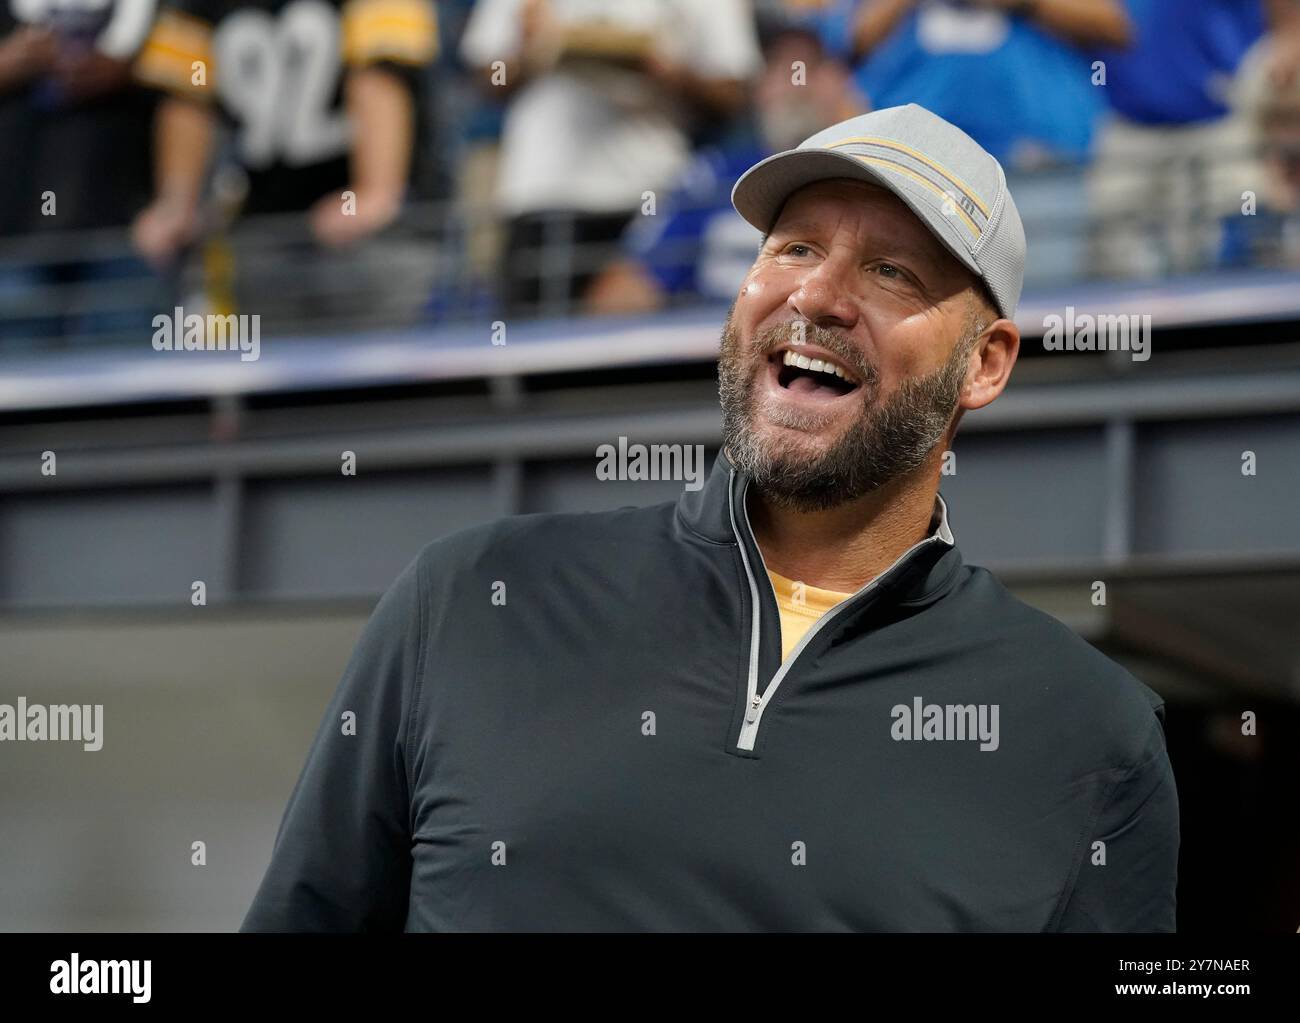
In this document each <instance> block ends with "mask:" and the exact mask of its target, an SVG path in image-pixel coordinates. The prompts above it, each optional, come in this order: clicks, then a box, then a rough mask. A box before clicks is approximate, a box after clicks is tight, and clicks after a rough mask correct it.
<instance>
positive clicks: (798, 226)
mask: <svg viewBox="0 0 1300 1023" xmlns="http://www.w3.org/2000/svg"><path fill="white" fill-rule="evenodd" d="M974 283H975V277H974V275H972V274H971V273H970V272H969V271H968V270H967V269H966V268H965V267H963V266H962V265H961V264H960V263H958V262H957V260H956V259H955V258H953V256H952V255H951V254H950V253H949V252H948V251H947V250H946V249H945V248H944V247H943V246H942V245H941V244H940V243H939V241H938V240H937V239H936V238H935V237H934V236H933V235H932V234H930V232H929V231H928V230H927V229H926V228H925V227H924V225H922V223H921V222H920V221H919V220H918V219H917V218H916V216H915V215H914V214H913V213H912V212H911V211H910V210H909V209H908V208H907V207H906V206H905V205H904V204H903V202H902V201H901V200H899V199H898V198H897V197H896V196H894V195H893V194H892V193H890V192H888V191H887V190H885V189H883V188H879V187H876V186H873V185H869V184H867V183H865V182H860V181H855V180H851V179H847V178H844V179H834V180H829V181H821V182H817V183H815V184H812V185H808V186H805V187H804V188H802V189H799V190H798V191H797V192H795V193H794V194H793V195H792V196H791V197H790V198H789V200H788V201H787V202H786V204H785V207H784V208H783V209H782V211H781V215H780V217H779V218H778V219H777V222H776V224H775V225H774V226H773V228H772V231H771V233H770V234H769V235H768V238H767V240H766V242H764V244H763V247H762V249H761V251H760V252H759V255H758V258H757V259H756V260H755V261H754V265H753V266H752V267H751V268H750V271H749V273H748V275H747V276H746V277H745V282H744V284H743V285H742V286H741V289H740V294H739V295H738V296H737V298H736V301H735V303H734V304H733V305H732V308H731V311H730V312H729V313H728V315H727V321H726V324H725V326H724V327H723V333H722V349H721V355H720V358H719V364H718V376H719V383H720V392H721V398H722V413H723V443H724V445H725V447H726V450H727V452H728V455H729V457H730V458H731V460H732V462H733V464H735V465H736V466H737V468H739V469H741V470H743V471H744V472H746V473H748V474H749V475H750V476H752V477H753V478H754V481H755V483H756V484H757V486H758V487H759V489H760V491H761V492H762V493H763V494H764V496H765V497H767V498H768V499H770V500H772V501H774V502H776V503H778V504H783V505H785V506H788V507H793V508H798V509H801V510H806V511H810V510H817V509H821V508H829V507H834V506H835V505H838V504H842V503H843V502H845V501H848V500H852V499H853V498H856V497H859V496H861V495H863V494H865V493H868V492H869V491H872V490H875V489H877V488H879V487H881V486H884V485H885V484H887V483H890V482H891V481H893V480H895V479H897V478H899V477H900V476H903V475H905V474H907V473H909V472H912V471H914V470H915V469H917V468H918V467H920V466H921V465H922V463H923V462H924V461H925V459H926V457H927V455H928V454H929V453H930V452H931V451H932V450H933V448H934V446H935V444H936V443H938V441H939V440H940V439H941V438H942V437H943V435H944V433H945V432H946V431H947V429H948V426H949V425H950V423H951V422H952V416H953V413H954V412H955V411H956V405H957V400H958V397H959V396H960V394H961V390H962V385H963V382H964V380H965V376H966V371H967V366H968V362H969V354H970V351H971V350H972V347H973V344H974V342H975V341H976V340H977V339H978V333H979V330H980V329H981V328H982V327H983V326H984V325H985V322H987V321H988V320H991V319H993V318H995V316H996V314H994V315H993V316H983V315H982V314H981V313H980V311H979V310H980V307H979V306H977V305H976V304H975V299H974V289H973V285H974ZM977 317H981V318H982V319H983V320H984V321H985V322H978V323H977V322H975V320H976V318H977ZM800 328H802V331H801V330H800ZM804 360H807V361H808V362H809V363H810V364H809V366H808V368H804V367H802V366H800V365H799V362H801V361H804ZM819 361H820V363H821V371H819ZM827 361H829V362H830V363H831V364H832V367H837V368H838V369H839V370H840V372H841V374H842V375H837V374H835V373H834V372H831V373H827V372H826V371H825V370H826V366H825V364H826V362H827ZM792 363H793V364H792Z"/></svg>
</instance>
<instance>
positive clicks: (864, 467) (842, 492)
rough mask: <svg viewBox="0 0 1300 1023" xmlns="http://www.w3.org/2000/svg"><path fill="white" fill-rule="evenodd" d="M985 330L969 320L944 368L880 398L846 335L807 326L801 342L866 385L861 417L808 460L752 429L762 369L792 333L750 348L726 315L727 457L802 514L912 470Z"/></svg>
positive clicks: (770, 336)
mask: <svg viewBox="0 0 1300 1023" xmlns="http://www.w3.org/2000/svg"><path fill="white" fill-rule="evenodd" d="M979 333H980V329H979V328H978V325H977V324H975V323H972V324H970V328H969V329H968V331H967V333H966V335H965V336H964V337H962V338H961V339H960V340H959V341H958V343H957V345H956V347H955V348H954V349H953V354H952V355H951V356H950V357H949V359H948V361H947V362H946V363H945V364H944V365H943V366H940V367H939V368H938V369H937V370H935V371H934V372H933V373H930V374H927V375H926V376H922V377H916V378H913V379H911V380H907V381H905V382H904V383H903V385H902V386H901V387H900V388H899V389H898V391H897V392H896V393H895V394H893V395H891V396H890V398H889V399H888V400H887V401H885V402H883V403H880V402H877V400H876V399H877V395H878V393H879V384H880V375H879V372H878V371H877V370H876V369H875V367H874V366H871V365H869V364H867V363H866V362H865V361H864V359H863V357H862V355H861V353H859V352H858V351H857V349H856V348H855V347H854V346H852V345H851V344H849V342H848V341H846V340H844V339H843V337H842V335H840V334H838V333H837V332H835V331H833V330H830V329H828V328H825V327H817V326H814V325H812V324H807V325H806V330H805V339H806V340H807V341H808V342H809V343H810V344H816V345H820V346H821V347H822V348H825V349H826V350H827V351H828V352H830V353H831V354H833V355H835V356H836V357H837V358H839V359H840V360H841V361H842V362H843V363H844V365H845V366H846V367H847V368H849V369H851V370H852V371H853V372H854V373H856V374H857V375H858V377H859V379H861V380H862V381H863V385H862V389H861V392H860V393H861V397H862V410H861V413H860V414H859V415H858V417H857V419H856V420H854V422H853V423H852V424H851V425H850V426H849V428H848V429H847V430H845V431H844V434H843V436H841V437H840V438H839V440H837V441H836V442H835V443H834V444H832V445H831V447H830V448H829V449H828V450H827V451H826V453H825V454H824V455H822V456H821V457H820V458H816V459H812V460H809V459H807V458H806V457H804V456H803V455H802V454H801V453H798V452H790V451H782V450H780V449H779V447H778V445H777V444H775V443H774V442H773V441H771V440H767V439H764V438H762V437H761V436H759V435H758V434H757V432H756V431H755V430H754V429H753V423H754V418H755V416H756V415H758V414H759V413H758V402H757V400H756V398H755V388H756V386H757V381H758V373H759V371H761V370H762V369H763V368H764V367H765V365H766V360H767V356H768V355H769V354H770V353H771V351H772V350H773V349H774V348H775V347H776V346H777V345H779V344H781V343H782V342H783V341H785V340H787V339H788V338H789V336H790V331H789V327H788V326H782V327H777V328H773V329H770V330H767V331H764V332H763V333H762V334H760V335H759V336H758V337H756V338H755V339H754V342H753V343H752V344H751V345H750V347H749V349H748V351H746V350H743V349H742V347H741V344H740V339H739V337H738V336H737V334H736V330H735V327H734V325H733V323H732V315H731V313H730V312H728V314H727V321H726V323H725V324H724V325H723V329H722V346H721V354H720V357H719V359H718V384H719V388H718V390H719V395H720V397H721V399H722V442H723V447H724V449H725V450H726V452H727V457H728V459H729V460H730V461H731V463H732V465H734V466H735V467H736V468H737V469H739V470H740V471H741V472H743V473H745V474H747V475H748V476H749V477H750V478H751V479H752V480H753V481H754V485H755V486H756V487H757V488H758V489H759V491H760V492H761V493H762V495H763V497H764V498H765V499H767V500H770V501H772V502H773V503H774V504H777V505H779V506H782V507H787V508H791V509H793V510H796V511H803V512H809V511H821V510H824V509H826V508H834V507H836V506H837V505H841V504H844V503H845V502H847V501H852V500H854V499H855V498H858V497H861V496H862V495H864V494H867V493H870V492H871V491H873V490H877V489H879V488H880V487H883V486H885V485H886V484H887V483H890V482H892V481H894V480H897V479H899V478H900V477H903V476H906V475H907V474H909V473H912V472H915V471H916V470H917V469H919V468H920V467H921V466H922V465H923V464H924V463H925V461H926V459H927V457H928V456H929V455H930V452H931V451H932V450H933V449H934V446H935V445H936V444H937V443H938V442H939V441H940V440H941V439H942V438H943V436H944V434H945V433H946V432H947V430H948V427H949V425H950V424H951V422H952V417H953V414H954V413H955V412H956V409H957V400H958V398H959V396H960V394H961V386H962V382H963V381H964V379H965V375H966V360H967V358H968V356H969V355H970V351H971V347H972V346H973V344H974V342H975V340H976V339H977V338H978V336H979ZM800 418H801V417H800V416H799V415H798V413H793V412H792V413H790V414H788V415H787V416H786V417H785V418H784V419H782V420H781V421H780V423H781V425H784V426H788V427H793V428H795V429H798V428H800V426H801V424H800V422H799V419H800Z"/></svg>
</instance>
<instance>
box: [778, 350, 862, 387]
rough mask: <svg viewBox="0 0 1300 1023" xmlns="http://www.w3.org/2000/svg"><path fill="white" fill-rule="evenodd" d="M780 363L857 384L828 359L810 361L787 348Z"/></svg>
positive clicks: (840, 367) (842, 368) (841, 368)
mask: <svg viewBox="0 0 1300 1023" xmlns="http://www.w3.org/2000/svg"><path fill="white" fill-rule="evenodd" d="M781 361H782V362H783V363H784V364H785V365H787V366H798V367H799V368H800V369H810V370H812V371H813V372H814V373H832V374H834V375H835V376H837V377H839V378H840V379H841V380H843V381H845V382H846V383H850V384H856V383H857V380H856V379H855V378H854V377H852V376H850V375H849V374H848V373H846V372H845V371H844V367H842V366H838V365H836V364H835V363H833V362H831V360H830V359H810V358H809V357H808V356H806V355H800V354H799V353H798V352H795V351H792V350H790V349H788V348H787V349H786V351H785V354H784V355H783V356H782V357H781Z"/></svg>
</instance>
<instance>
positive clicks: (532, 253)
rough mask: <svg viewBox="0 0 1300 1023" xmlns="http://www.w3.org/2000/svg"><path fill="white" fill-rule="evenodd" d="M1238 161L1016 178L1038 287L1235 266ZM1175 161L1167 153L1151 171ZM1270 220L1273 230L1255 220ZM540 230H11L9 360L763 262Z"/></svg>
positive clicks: (414, 213) (1, 296) (679, 242)
mask: <svg viewBox="0 0 1300 1023" xmlns="http://www.w3.org/2000/svg"><path fill="white" fill-rule="evenodd" d="M1237 155H1238V156H1240V154H1237ZM1230 158H1234V157H1233V154H1225V153H1215V154H1205V156H1204V157H1198V158H1196V159H1195V161H1194V162H1195V163H1196V164H1197V166H1189V167H1188V168H1186V169H1187V170H1188V171H1189V172H1190V175H1191V179H1192V180H1193V181H1198V182H1199V186H1198V188H1199V194H1197V195H1191V196H1189V197H1188V201H1186V202H1185V203H1182V204H1181V205H1180V206H1179V207H1178V208H1177V209H1172V208H1159V207H1152V208H1148V209H1145V210H1140V211H1133V212H1130V213H1121V214H1113V215H1111V216H1109V217H1105V218H1103V217H1099V216H1098V215H1096V214H1095V213H1094V212H1093V211H1091V210H1089V209H1088V208H1087V203H1086V201H1085V200H1083V199H1081V198H1080V197H1081V195H1082V193H1083V189H1084V183H1085V179H1084V176H1083V175H1084V171H1085V168H1078V167H1066V168H1055V169H1049V170H1044V171H1041V172H1034V173H1021V174H1018V175H1015V176H1013V179H1012V190H1013V195H1015V194H1018V193H1017V189H1020V190H1021V192H1020V193H1019V194H1022V195H1024V196H1025V199H1024V200H1018V201H1020V202H1021V205H1022V216H1023V219H1024V221H1025V229H1026V233H1027V235H1028V237H1029V245H1030V253H1031V259H1030V263H1029V266H1028V267H1027V275H1026V289H1027V291H1032V289H1033V288H1035V287H1042V286H1053V285H1068V284H1071V283H1075V282H1078V281H1082V280H1088V279H1097V278H1104V277H1106V276H1121V277H1122V276H1123V275H1124V274H1125V273H1126V272H1128V271H1127V270H1126V269H1125V268H1115V267H1108V266H1107V265H1105V262H1104V260H1101V259H1099V258H1098V257H1097V255H1096V251H1097V246H1098V243H1099V241H1104V240H1105V239H1107V238H1108V237H1114V236H1115V234H1116V233H1117V232H1121V231H1122V232H1128V235H1129V236H1134V233H1135V232H1136V233H1137V235H1140V236H1142V237H1143V238H1145V239H1147V240H1148V241H1151V242H1152V243H1153V251H1155V252H1156V259H1157V265H1156V272H1157V274H1161V273H1163V274H1175V273H1184V272H1188V271H1196V270H1204V269H1209V268H1213V267H1215V266H1217V265H1222V264H1223V262H1224V258H1223V256H1222V254H1221V252H1216V247H1215V239H1216V238H1217V237H1218V236H1219V233H1221V232H1222V229H1223V226H1224V218H1223V217H1219V216H1215V215H1213V214H1212V213H1211V212H1209V211H1210V210H1211V208H1212V204H1210V203H1209V202H1205V201H1201V200H1202V199H1204V198H1205V190H1206V189H1208V188H1209V184H1208V180H1209V173H1208V171H1209V161H1211V160H1226V159H1230ZM1167 162H1168V161H1167V160H1166V159H1165V158H1162V157H1157V158H1156V159H1155V161H1154V162H1153V163H1152V164H1151V165H1150V166H1151V167H1152V168H1155V167H1156V166H1157V165H1158V164H1161V163H1163V164H1167ZM729 208H730V207H729V183H723V184H722V185H720V187H719V189H718V193H717V195H715V196H711V197H709V198H708V199H706V200H705V201H704V202H702V203H698V205H695V206H692V207H679V208H678V209H677V210H673V209H669V208H668V207H667V205H666V204H664V203H661V205H660V209H659V210H658V213H657V215H658V216H660V217H670V216H673V215H674V213H676V212H684V211H688V210H694V211H695V212H701V211H702V212H704V213H711V212H715V211H718V212H723V213H726V211H728V210H729ZM1259 213H1260V217H1261V218H1262V219H1261V220H1256V221H1254V222H1251V221H1249V220H1248V218H1246V217H1244V216H1243V217H1241V218H1240V220H1241V222H1242V223H1241V224H1233V225H1230V226H1231V227H1233V228H1234V229H1240V228H1242V227H1243V226H1248V227H1250V228H1251V229H1252V230H1247V231H1244V232H1240V231H1239V233H1242V234H1243V237H1244V239H1245V241H1244V243H1242V244H1239V245H1238V246H1237V252H1236V254H1235V256H1234V257H1233V262H1234V265H1239V266H1252V267H1280V266H1286V265H1295V260H1296V257H1297V254H1298V253H1293V252H1289V251H1288V250H1287V248H1286V247H1285V246H1283V245H1282V244H1281V241H1283V240H1285V239H1286V238H1290V239H1291V246H1290V247H1291V248H1295V249H1300V211H1294V212H1292V213H1290V214H1282V215H1279V214H1274V213H1270V212H1269V211H1268V210H1267V209H1264V208H1262V207H1261V209H1260V211H1259ZM728 215H731V216H735V214H734V213H730V214H728ZM636 216H639V214H635V215H633V219H635V217H636ZM1261 222H1267V223H1270V224H1272V225H1273V226H1274V228H1276V229H1275V230H1272V231H1264V230H1253V229H1254V228H1255V227H1256V226H1257V225H1258V224H1260V223H1261ZM1171 231H1176V232H1181V235H1182V236H1183V237H1184V239H1186V238H1187V237H1191V238H1192V239H1193V242H1194V245H1193V249H1194V255H1193V257H1192V258H1191V259H1190V260H1189V259H1188V258H1187V257H1186V254H1185V253H1184V254H1183V255H1182V256H1179V255H1178V254H1176V253H1174V252H1172V251H1165V250H1167V249H1168V246H1167V245H1165V246H1164V249H1162V239H1166V238H1167V236H1168V235H1169V233H1170V232H1171ZM533 233H534V234H535V235H536V236H537V237H538V238H539V241H538V242H537V243H536V244H516V245H513V246H507V239H508V237H509V233H508V222H506V221H505V220H504V219H503V218H502V216H501V214H500V212H499V210H497V209H496V208H495V207H494V206H491V205H483V204H469V203H463V202H453V201H450V200H443V201H437V202H425V203H419V204H412V205H410V206H409V207H408V208H407V209H405V210H404V212H403V215H402V217H401V218H400V220H399V222H398V223H396V224H394V225H392V226H391V227H389V228H387V229H385V230H384V231H382V232H380V233H379V234H378V235H376V236H375V237H373V238H372V239H370V240H368V241H366V242H364V243H361V244H360V245H358V246H356V247H354V248H351V249H347V250H342V251H329V250H326V249H323V248H322V247H320V246H318V245H317V244H316V243H315V242H314V241H313V239H312V236H311V234H310V232H309V230H308V226H307V220H306V217H305V216H304V215H302V214H272V215H262V216H258V217H248V218H244V219H242V220H239V221H237V222H236V223H235V225H234V226H233V227H231V228H229V229H220V230H216V231H213V232H210V233H208V234H207V235H206V236H205V237H204V238H202V239H201V240H200V241H199V242H197V243H196V244H195V245H193V246H192V247H191V248H190V249H189V250H188V251H187V252H185V253H184V254H183V256H182V258H181V259H179V260H178V261H177V264H176V265H175V267H173V268H172V269H171V270H169V271H166V272H163V273H158V272H155V271H153V270H151V269H150V268H149V267H147V266H146V265H144V264H143V263H142V262H141V261H140V260H139V259H138V258H137V257H136V255H135V253H134V252H133V251H132V249H131V247H130V244H129V242H128V239H127V234H126V231H125V229H122V230H97V231H87V232H74V231H60V232H51V233H49V234H44V235H35V236H25V237H19V238H13V237H11V238H5V239H0V355H4V354H12V353H15V352H39V351H42V350H53V349H59V348H68V347H84V346H86V345H114V344H139V343H141V342H142V340H145V339H147V337H148V332H149V331H150V329H151V328H150V323H151V322H152V318H153V316H154V315H155V314H157V313H159V312H166V313H170V312H171V311H172V310H173V308H174V307H175V306H177V305H182V306H184V307H186V308H187V310H190V309H194V310H195V311H201V310H202V309H206V310H208V311H221V312H244V313H256V314H259V315H260V316H261V319H262V329H263V332H264V334H273V335H276V336H292V335H297V334H303V335H307V334H319V333H336V332H342V331H355V330H359V329H384V328H403V327H411V326H419V325H425V324H430V325H432V324H440V323H457V322H460V323H463V322H469V321H474V320H478V321H480V322H482V321H485V320H487V319H490V318H493V317H496V316H499V315H502V314H503V312H505V311H507V309H506V305H505V304H503V301H502V299H503V295H504V294H505V292H506V290H507V288H506V286H505V285H506V278H507V277H508V276H510V275H523V276H526V277H528V278H531V279H532V288H531V290H532V291H535V294H536V297H535V299H532V300H529V301H525V302H518V301H516V302H513V303H510V305H509V308H508V312H509V315H510V316H511V317H514V318H533V317H569V316H574V315H581V314H582V313H583V312H584V309H585V306H584V302H583V299H582V295H581V294H580V293H579V289H578V288H576V287H575V284H574V282H575V279H576V280H578V281H582V280H583V279H585V278H589V277H591V276H592V275H595V274H598V273H600V272H601V271H602V270H603V269H604V268H606V267H608V266H610V265H611V264H612V263H614V262H615V261H619V260H632V261H634V262H635V261H640V262H642V263H643V264H644V263H646V262H647V261H648V262H649V263H650V265H647V266H645V269H646V271H647V272H648V273H651V274H653V272H654V271H655V270H659V269H664V268H667V269H680V268H688V269H689V268H693V267H697V266H698V265H699V263H700V261H701V260H717V259H722V260H731V261H732V262H734V263H743V262H744V260H745V259H746V258H747V256H752V251H750V250H746V252H741V251H739V249H738V247H737V246H741V241H742V240H743V234H741V233H735V234H734V235H733V236H729V237H730V241H727V240H724V241H722V242H721V243H718V245H720V246H721V247H720V248H719V247H716V246H715V248H713V249H711V250H709V251H704V249H703V248H702V244H701V240H700V238H698V237H697V236H695V235H693V234H690V233H687V234H686V235H684V236H682V237H671V236H670V237H667V238H665V239H663V240H661V241H660V242H659V243H657V244H656V245H655V246H654V249H653V253H652V255H651V256H650V257H648V260H647V259H646V258H643V257H638V256H636V255H635V254H633V253H632V252H631V251H630V250H629V248H628V247H627V246H626V245H625V244H624V241H623V240H621V239H615V240H612V241H602V242H583V241H579V240H577V238H576V233H577V232H576V226H575V219H574V215H573V214H572V213H569V212H565V211H550V212H543V213H540V214H538V215H537V216H536V218H535V227H534V230H533ZM754 244H755V245H756V244H757V232H755V234H754ZM728 245H730V246H731V248H730V249H728V248H727V246H728ZM742 247H743V246H742ZM507 248H509V251H505V250H506V249H507ZM1219 249H1220V250H1221V249H1222V246H1219ZM737 283H739V282H737ZM720 297H721V296H719V295H718V294H708V293H707V291H701V290H700V289H699V288H687V289H685V290H683V291H680V292H673V293H669V294H666V295H664V296H663V302H664V304H665V305H667V306H681V305H690V304H692V303H696V302H701V301H708V302H717V301H718V300H719V298H720ZM196 307H199V308H197V309H196Z"/></svg>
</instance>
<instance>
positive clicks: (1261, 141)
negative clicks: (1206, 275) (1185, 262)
mask: <svg viewBox="0 0 1300 1023" xmlns="http://www.w3.org/2000/svg"><path fill="white" fill-rule="evenodd" d="M1294 29H1295V26H1291V31H1292V33H1293V34H1290V35H1288V34H1286V33H1285V32H1284V33H1274V34H1272V35H1269V36H1266V37H1265V38H1263V39H1262V40H1260V42H1258V43H1257V44H1255V46H1253V47H1252V48H1251V49H1250V51H1248V52H1247V53H1246V55H1245V56H1244V57H1243V58H1242V62H1241V66H1240V67H1239V68H1238V73H1237V80H1236V82H1235V83H1234V88H1233V95H1232V101H1233V106H1234V108H1235V109H1238V110H1239V111H1240V113H1241V115H1242V116H1243V117H1244V118H1245V119H1246V123H1247V128H1248V130H1249V131H1250V134H1251V139H1252V144H1253V146H1254V147H1257V149H1258V151H1259V152H1260V154H1261V157H1262V162H1263V168H1264V174H1263V176H1262V177H1261V179H1260V181H1259V187H1258V188H1257V189H1251V190H1250V192H1249V194H1248V198H1249V200H1250V201H1249V202H1243V203H1242V209H1241V210H1240V211H1239V213H1240V214H1241V215H1234V216H1231V217H1228V218H1226V219H1225V221H1224V225H1223V226H1224V244H1223V248H1222V249H1221V250H1220V252H1219V258H1218V263H1219V265H1221V266H1248V265H1259V264H1264V265H1271V266H1285V267H1288V268H1295V267H1300V74H1298V73H1297V71H1300V45H1297V44H1298V43H1300V33H1296V32H1294Z"/></svg>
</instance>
